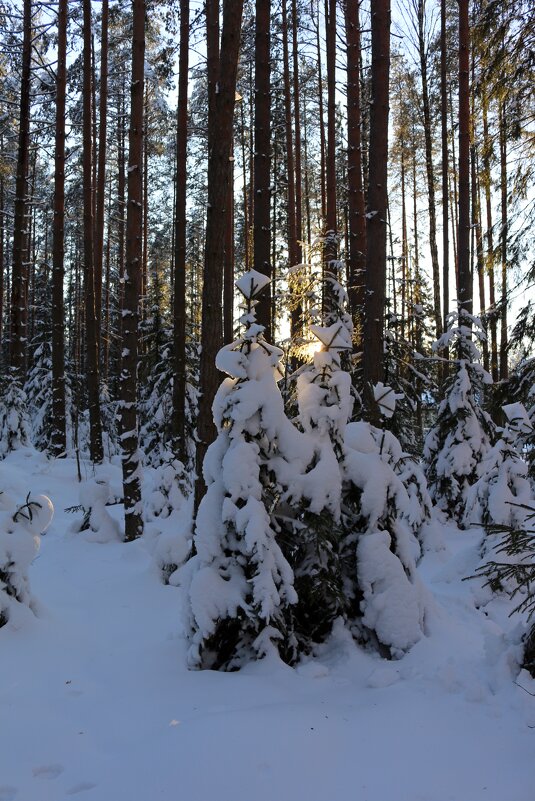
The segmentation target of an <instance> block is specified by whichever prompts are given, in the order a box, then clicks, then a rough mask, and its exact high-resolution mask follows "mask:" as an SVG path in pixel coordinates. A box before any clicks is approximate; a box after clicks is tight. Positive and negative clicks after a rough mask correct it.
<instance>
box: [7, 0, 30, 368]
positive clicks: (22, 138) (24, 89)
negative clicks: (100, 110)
mask: <svg viewBox="0 0 535 801" xmlns="http://www.w3.org/2000/svg"><path fill="white" fill-rule="evenodd" d="M32 13H33V9H32V0H24V4H23V21H22V25H23V42H22V73H21V81H20V113H19V137H18V150H17V175H16V182H15V201H14V214H13V259H12V264H11V337H10V366H11V367H12V369H13V370H14V371H15V375H16V378H17V379H18V380H19V381H20V382H22V381H23V380H24V370H25V364H26V340H27V333H26V332H27V324H28V307H27V298H28V265H27V261H26V254H27V245H28V236H27V230H28V223H29V211H28V209H29V198H28V166H29V153H30V83H31V60H32V50H31V48H32Z"/></svg>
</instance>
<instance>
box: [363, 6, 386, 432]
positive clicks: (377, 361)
mask: <svg viewBox="0 0 535 801" xmlns="http://www.w3.org/2000/svg"><path fill="white" fill-rule="evenodd" d="M371 26H372V76H371V109H370V151H369V185H368V204H367V214H366V242H367V249H366V304H365V314H364V356H363V374H364V392H365V408H366V414H367V416H368V419H369V420H372V421H377V414H378V409H377V407H376V404H375V403H374V401H373V385H374V384H376V383H377V382H378V381H381V380H382V378H383V359H384V356H383V342H384V333H383V327H384V306H385V285H386V215H387V209H386V206H387V165H388V112H389V106H388V96H389V78H390V3H389V0H371Z"/></svg>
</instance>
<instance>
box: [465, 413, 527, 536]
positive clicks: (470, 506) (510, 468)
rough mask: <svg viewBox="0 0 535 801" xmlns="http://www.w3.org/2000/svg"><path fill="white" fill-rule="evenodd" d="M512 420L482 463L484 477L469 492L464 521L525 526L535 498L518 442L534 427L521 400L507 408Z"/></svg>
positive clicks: (507, 415) (508, 415)
mask: <svg viewBox="0 0 535 801" xmlns="http://www.w3.org/2000/svg"><path fill="white" fill-rule="evenodd" d="M503 411H504V414H505V416H506V417H507V419H508V421H509V422H508V423H507V425H506V426H505V428H504V429H503V431H502V435H501V437H500V438H499V439H498V440H497V442H496V444H495V445H494V446H493V447H492V448H491V449H490V451H489V452H488V454H487V455H486V457H485V458H484V459H483V461H482V462H481V476H480V478H479V479H478V480H477V481H476V483H475V484H474V485H473V486H472V487H471V488H470V490H469V492H468V497H467V502H466V510H465V516H464V523H465V525H466V526H470V525H474V524H483V525H489V524H494V525H502V526H512V527H515V526H522V524H523V523H524V520H525V517H526V512H525V507H526V505H529V503H530V501H531V500H532V498H533V491H532V487H531V485H530V481H529V478H528V466H527V464H526V462H525V461H524V459H522V457H521V455H520V453H519V451H518V448H517V442H518V440H519V437H521V436H522V435H524V434H528V433H530V432H531V429H532V426H531V423H530V421H529V418H528V416H527V413H526V410H525V409H524V407H523V406H522V404H521V403H514V404H509V405H507V406H504V407H503Z"/></svg>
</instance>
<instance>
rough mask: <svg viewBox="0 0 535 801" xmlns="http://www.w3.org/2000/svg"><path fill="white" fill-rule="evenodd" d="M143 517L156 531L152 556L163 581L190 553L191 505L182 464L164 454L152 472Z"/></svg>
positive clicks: (167, 580)
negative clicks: (164, 458)
mask: <svg viewBox="0 0 535 801" xmlns="http://www.w3.org/2000/svg"><path fill="white" fill-rule="evenodd" d="M145 497H146V501H145V517H146V520H147V522H153V523H154V524H155V530H156V531H157V533H156V537H157V541H156V545H155V552H154V556H155V559H156V563H157V564H158V567H159V568H160V570H161V571H162V575H163V578H164V581H165V582H166V583H168V582H169V579H170V577H171V575H172V574H173V573H174V572H175V571H176V570H177V568H179V567H180V566H181V565H182V564H183V563H184V562H185V560H186V559H187V557H188V556H189V553H190V550H191V505H192V500H193V495H192V493H191V489H190V479H189V476H188V475H186V472H185V468H184V465H183V464H182V462H180V461H179V460H178V459H175V458H174V456H173V454H172V453H169V452H168V453H167V459H166V460H165V461H164V462H162V464H161V465H160V466H159V467H157V468H155V469H154V470H153V476H152V480H151V483H150V487H147V488H146V490H145Z"/></svg>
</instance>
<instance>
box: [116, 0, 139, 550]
mask: <svg viewBox="0 0 535 801" xmlns="http://www.w3.org/2000/svg"><path fill="white" fill-rule="evenodd" d="M132 17H133V19H132V81H131V91H130V130H129V134H128V203H127V211H126V252H125V262H126V264H125V268H126V269H125V275H124V305H123V314H122V347H123V351H122V360H121V363H122V369H121V384H120V398H121V400H120V402H119V405H118V416H119V427H120V432H121V446H122V450H123V455H122V462H123V493H124V516H125V540H126V541H127V542H131V541H132V540H134V539H136V537H140V536H141V534H143V517H142V510H141V475H140V472H141V457H140V453H139V448H138V420H137V361H138V329H139V300H140V280H141V266H142V265H141V262H142V256H143V242H142V237H143V216H142V212H143V209H142V202H143V185H142V184H143V178H142V172H141V168H142V156H143V111H144V103H143V100H144V92H143V89H144V59H145V2H144V0H133V13H132Z"/></svg>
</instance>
